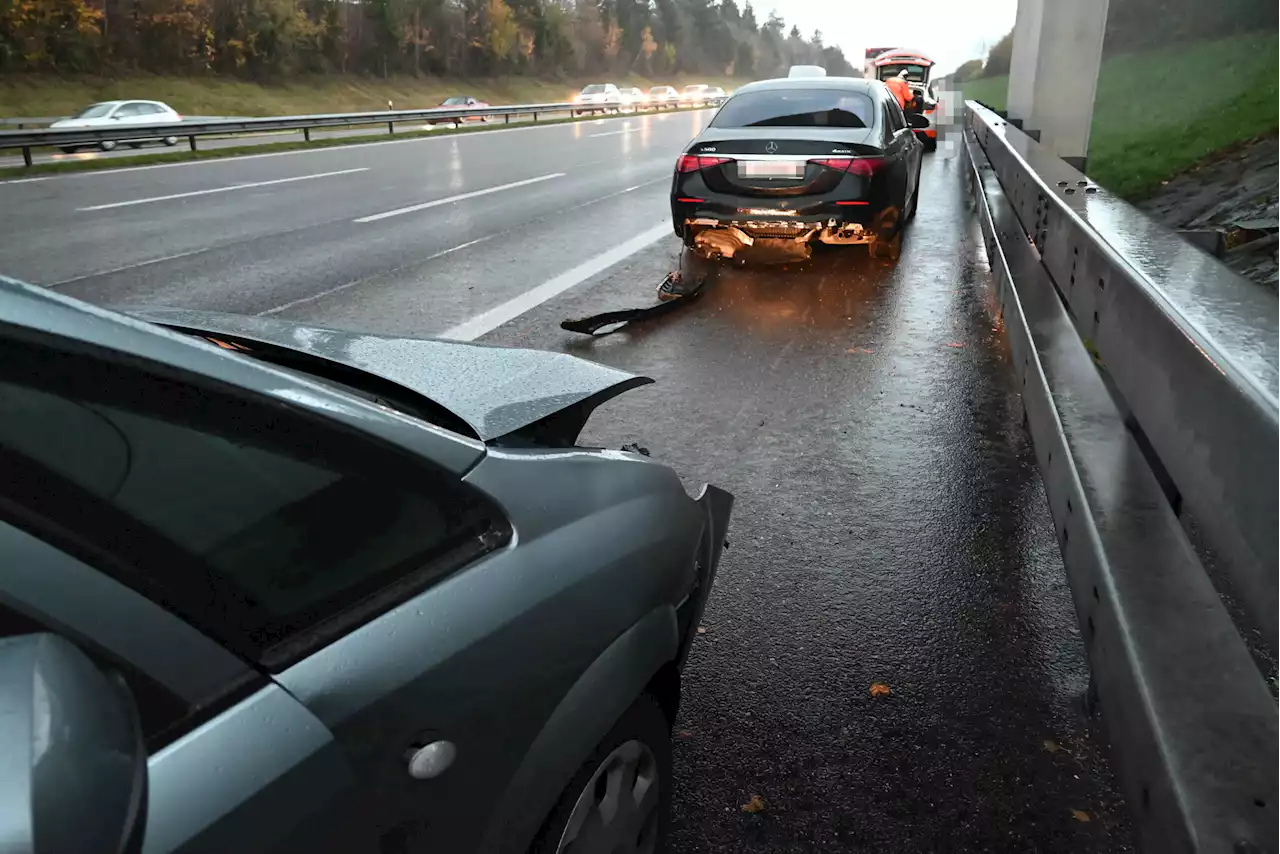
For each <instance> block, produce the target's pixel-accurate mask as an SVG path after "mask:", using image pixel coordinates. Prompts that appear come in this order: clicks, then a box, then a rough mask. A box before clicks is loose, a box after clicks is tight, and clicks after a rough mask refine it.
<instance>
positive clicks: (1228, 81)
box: [963, 29, 1280, 200]
mask: <svg viewBox="0 0 1280 854" xmlns="http://www.w3.org/2000/svg"><path fill="white" fill-rule="evenodd" d="M1278 49H1280V44H1278V40H1277V35H1276V31H1275V29H1271V30H1268V31H1265V32H1261V31H1259V32H1249V33H1242V34H1239V35H1235V36H1231V37H1228V38H1223V39H1216V40H1213V41H1201V42H1191V43H1181V44H1176V45H1170V46H1167V47H1161V48H1156V49H1149V50H1144V51H1141V52H1136V53H1130V54H1122V55H1116V56H1109V57H1107V58H1105V59H1104V60H1103V63H1102V68H1101V71H1100V72H1099V76H1098V94H1097V98H1096V101H1095V104H1094V113H1093V128H1092V130H1091V132H1090V142H1089V175H1090V177H1092V178H1094V179H1095V180H1097V181H1098V182H1099V183H1100V184H1102V185H1103V186H1105V187H1107V188H1108V189H1110V190H1112V191H1113V192H1116V193H1118V194H1120V195H1121V196H1124V197H1126V198H1129V199H1133V200H1137V199H1142V198H1145V197H1147V196H1149V195H1150V194H1151V193H1153V192H1155V191H1157V190H1158V189H1159V188H1160V186H1161V182H1163V181H1166V180H1168V179H1169V178H1170V177H1172V176H1173V175H1176V174H1178V173H1179V172H1182V171H1184V170H1186V169H1188V168H1190V167H1191V166H1193V165H1195V164H1196V163H1198V162H1200V161H1201V160H1203V159H1204V158H1206V157H1208V156H1209V155H1211V154H1213V153H1214V152H1216V151H1219V150H1221V149H1224V148H1228V147H1230V146H1232V145H1235V144H1237V143H1240V142H1243V141H1246V140H1251V139H1255V138H1257V137H1260V136H1264V135H1267V134H1271V135H1274V134H1275V133H1276V131H1277V128H1278V127H1280V119H1278V110H1277V103H1278V101H1277V99H1278V98H1280V87H1278V86H1277V77H1278V74H1280V63H1277V50H1278ZM1008 87H1009V79H1008V77H982V78H978V79H973V80H968V81H965V82H964V83H963V89H964V96H965V97H966V98H971V99H974V100H978V101H982V102H983V103H985V104H987V105H988V106H990V107H992V108H994V109H998V110H1003V109H1005V106H1006V96H1007V92H1008Z"/></svg>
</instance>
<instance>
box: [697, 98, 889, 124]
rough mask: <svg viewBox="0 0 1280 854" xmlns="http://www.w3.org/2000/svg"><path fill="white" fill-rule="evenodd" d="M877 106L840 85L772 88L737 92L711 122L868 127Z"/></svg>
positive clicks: (872, 122) (871, 122)
mask: <svg viewBox="0 0 1280 854" xmlns="http://www.w3.org/2000/svg"><path fill="white" fill-rule="evenodd" d="M874 115H875V107H874V105H873V104H872V103H871V99H870V98H869V97H867V96H866V95H864V94H863V93H861V92H850V91H848V90H841V89H773V90H766V91H759V92H744V93H740V94H738V95H735V96H734V97H733V98H731V99H730V100H729V102H728V103H727V104H725V105H724V106H723V107H721V108H720V112H719V113H717V114H716V117H715V119H713V120H712V122H711V126H712V127H718V128H746V127H840V128H866V127H871V126H872V125H873V124H874V121H873V119H872V116H874Z"/></svg>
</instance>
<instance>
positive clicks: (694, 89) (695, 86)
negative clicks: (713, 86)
mask: <svg viewBox="0 0 1280 854" xmlns="http://www.w3.org/2000/svg"><path fill="white" fill-rule="evenodd" d="M706 88H707V84H705V83H694V84H692V85H690V86H686V87H684V91H686V92H701V91H702V90H703V89H706Z"/></svg>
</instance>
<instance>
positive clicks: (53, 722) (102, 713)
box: [0, 634, 147, 854]
mask: <svg viewBox="0 0 1280 854" xmlns="http://www.w3.org/2000/svg"><path fill="white" fill-rule="evenodd" d="M0 803H2V804H4V805H5V808H4V809H3V810H0V839H3V840H4V846H3V847H4V848H5V849H6V850H15V851H29V852H32V854H46V852H49V853H50V854H52V852H60V851H83V852H86V853H87V854H99V852H101V854H117V852H138V851H141V849H142V837H143V833H144V831H145V829H146V805H147V750H146V745H145V744H144V742H143V738H142V728H141V726H140V724H139V720H138V711H137V707H136V705H135V704H134V701H133V698H132V696H131V695H130V694H129V691H128V688H127V687H126V686H125V684H124V681H123V680H122V679H120V677H118V676H115V677H109V676H106V675H104V674H103V673H102V672H101V671H99V670H98V669H97V667H95V666H94V664H93V662H91V661H90V660H89V659H88V657H86V656H85V654H84V653H82V652H81V651H80V650H79V649H77V648H76V647H75V645H74V644H72V643H71V642H70V641H68V640H66V639H65V638H62V637H60V636H58V635H54V634H37V635H22V636H19V637H13V638H8V639H5V640H0Z"/></svg>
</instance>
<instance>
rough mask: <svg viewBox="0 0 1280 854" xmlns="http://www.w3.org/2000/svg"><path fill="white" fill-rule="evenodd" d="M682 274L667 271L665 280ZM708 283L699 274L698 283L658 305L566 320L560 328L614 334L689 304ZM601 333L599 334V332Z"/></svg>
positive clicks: (594, 333) (585, 333)
mask: <svg viewBox="0 0 1280 854" xmlns="http://www.w3.org/2000/svg"><path fill="white" fill-rule="evenodd" d="M679 276H680V273H667V277H666V279H665V280H664V283H665V281H671V280H673V279H675V278H677V277H679ZM706 283H707V277H706V276H705V275H702V276H699V277H698V280H697V283H696V284H695V285H694V286H693V288H691V289H690V290H689V292H688V293H686V294H683V295H681V296H679V297H676V298H674V299H671V300H667V301H666V302H660V303H658V304H657V305H651V306H649V307H648V308H625V309H622V310H621V311H606V312H604V313H602V314H593V315H591V316H590V317H580V318H577V319H571V320H564V321H561V323H560V328H561V329H564V330H566V331H567V332H581V333H582V334H583V335H591V336H594V337H601V336H604V335H612V334H613V333H614V332H617V331H618V330H619V329H621V328H622V327H623V326H626V325H627V324H629V323H640V322H642V321H645V320H652V319H653V318H655V317H661V316H662V315H664V314H667V313H668V312H672V311H675V310H676V309H677V308H679V307H680V306H682V305H688V304H689V303H691V302H693V301H694V300H696V299H698V297H700V296H702V288H703V286H704V285H705V284H706ZM609 326H612V327H615V328H613V329H609V330H608V331H607V332H600V330H601V329H604V328H605V327H609ZM597 333H599V334H597Z"/></svg>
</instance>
